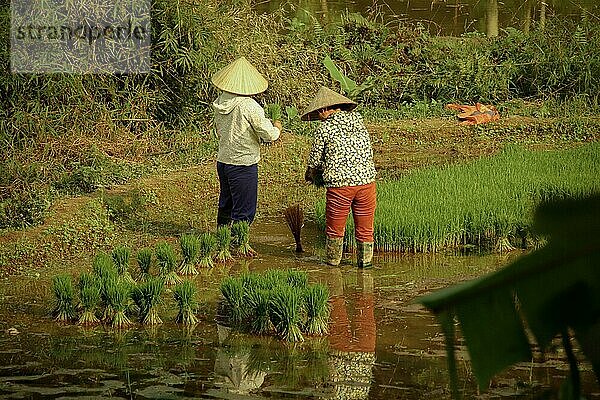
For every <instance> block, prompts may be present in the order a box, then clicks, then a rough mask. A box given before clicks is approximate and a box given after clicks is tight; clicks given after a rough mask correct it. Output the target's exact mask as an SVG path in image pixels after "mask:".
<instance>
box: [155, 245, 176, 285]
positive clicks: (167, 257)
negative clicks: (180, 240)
mask: <svg viewBox="0 0 600 400" xmlns="http://www.w3.org/2000/svg"><path fill="white" fill-rule="evenodd" d="M155 252H156V262H157V264H158V270H159V273H160V277H161V278H162V279H163V281H164V282H165V285H167V286H171V285H176V284H178V283H181V278H180V277H179V275H177V271H176V268H177V258H176V256H175V251H173V246H171V245H170V244H169V243H167V242H159V243H157V245H156V248H155Z"/></svg>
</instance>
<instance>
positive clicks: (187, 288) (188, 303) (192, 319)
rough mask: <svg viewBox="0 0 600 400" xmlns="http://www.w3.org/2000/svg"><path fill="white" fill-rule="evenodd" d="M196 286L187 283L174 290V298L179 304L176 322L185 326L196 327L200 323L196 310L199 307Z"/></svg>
mask: <svg viewBox="0 0 600 400" xmlns="http://www.w3.org/2000/svg"><path fill="white" fill-rule="evenodd" d="M197 291H198V289H196V286H194V284H193V283H192V282H190V281H185V282H183V283H181V284H179V285H177V286H175V289H173V297H174V299H175V301H176V302H177V306H178V312H177V317H176V318H175V322H177V323H180V324H184V325H194V324H196V323H197V322H198V318H196V315H194V314H195V310H196V308H197V307H198V301H197V300H196V292H197Z"/></svg>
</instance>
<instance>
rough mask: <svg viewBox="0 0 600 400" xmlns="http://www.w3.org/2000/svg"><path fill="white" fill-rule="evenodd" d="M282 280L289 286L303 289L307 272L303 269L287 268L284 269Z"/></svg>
mask: <svg viewBox="0 0 600 400" xmlns="http://www.w3.org/2000/svg"><path fill="white" fill-rule="evenodd" d="M284 282H285V283H287V284H288V285H290V286H291V287H294V288H299V289H304V288H305V287H306V286H307V285H308V274H307V273H306V272H304V271H298V270H295V269H289V270H287V271H285V279H284Z"/></svg>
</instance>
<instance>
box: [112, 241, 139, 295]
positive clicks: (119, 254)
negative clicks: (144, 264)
mask: <svg viewBox="0 0 600 400" xmlns="http://www.w3.org/2000/svg"><path fill="white" fill-rule="evenodd" d="M111 256H112V259H113V262H114V264H115V267H116V268H117V273H118V274H119V279H120V280H122V281H123V282H126V283H129V284H131V285H133V284H135V280H134V279H133V278H132V276H131V274H130V273H129V258H130V256H131V250H130V249H129V248H128V247H125V246H119V247H116V248H115V249H113V251H112V253H111Z"/></svg>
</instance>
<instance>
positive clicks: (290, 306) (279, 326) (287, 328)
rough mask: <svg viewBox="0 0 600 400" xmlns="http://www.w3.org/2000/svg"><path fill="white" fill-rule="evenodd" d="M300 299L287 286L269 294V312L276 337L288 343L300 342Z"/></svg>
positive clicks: (301, 339)
mask: <svg viewBox="0 0 600 400" xmlns="http://www.w3.org/2000/svg"><path fill="white" fill-rule="evenodd" d="M301 306H302V298H301V295H300V294H299V293H298V291H296V290H294V288H291V287H289V286H280V287H278V288H276V289H274V290H273V292H272V293H271V298H270V303H269V312H270V318H271V321H272V322H273V326H274V327H275V332H276V333H277V335H278V336H279V337H280V338H281V339H283V340H286V341H288V342H302V341H304V337H303V336H302V332H301V330H300V323H301V319H300V318H301V315H300V312H301Z"/></svg>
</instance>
